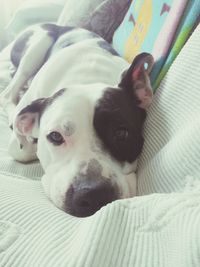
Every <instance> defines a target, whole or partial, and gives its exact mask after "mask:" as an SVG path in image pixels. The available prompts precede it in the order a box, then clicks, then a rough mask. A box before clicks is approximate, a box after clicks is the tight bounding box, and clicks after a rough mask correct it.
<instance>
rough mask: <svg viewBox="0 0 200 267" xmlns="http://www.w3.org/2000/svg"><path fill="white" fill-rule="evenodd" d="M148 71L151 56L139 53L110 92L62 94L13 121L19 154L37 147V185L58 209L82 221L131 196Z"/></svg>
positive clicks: (36, 103)
mask: <svg viewBox="0 0 200 267" xmlns="http://www.w3.org/2000/svg"><path fill="white" fill-rule="evenodd" d="M145 64H146V65H147V66H145ZM152 65H153V59H152V56H151V55H149V54H146V53H143V54H141V55H139V56H137V57H136V58H135V60H134V61H133V63H132V65H131V66H130V68H129V69H128V70H127V71H126V72H124V73H123V74H122V78H121V81H120V83H119V84H118V85H117V86H116V87H115V88H114V87H113V88H110V87H107V86H104V85H102V84H95V85H93V86H92V87H91V85H90V86H88V85H87V86H86V85H84V86H80V88H77V86H76V87H74V88H71V87H70V88H66V89H61V90H59V91H58V92H57V93H55V94H54V95H53V96H51V97H49V98H41V99H37V100H35V101H33V102H32V103H31V104H30V105H28V106H27V107H25V108H24V109H22V110H21V111H20V113H19V114H18V115H17V117H16V119H15V122H14V125H13V127H14V131H15V133H16V134H17V136H18V138H19V140H20V143H21V148H22V150H23V149H24V147H23V146H25V142H27V143H31V142H32V143H36V142H37V150H36V153H37V157H38V158H39V160H40V162H41V164H42V167H43V168H44V171H45V174H44V176H43V178H42V183H43V186H44V189H45V191H46V193H47V195H48V196H49V197H50V199H51V200H52V201H53V202H54V203H55V204H56V205H57V206H58V207H59V208H62V209H64V210H65V211H66V212H68V213H70V214H72V215H75V216H81V217H83V216H89V215H91V214H93V213H94V212H96V211H97V210H98V209H100V208H101V207H102V206H104V205H105V204H107V203H109V202H112V201H113V200H116V199H119V198H127V197H131V196H133V194H134V193H133V192H135V180H134V179H135V178H134V173H132V174H131V175H130V172H132V171H133V168H134V163H135V161H136V159H137V157H138V155H139V153H140V152H141V149H142V145H143V137H142V126H143V122H144V119H145V114H146V112H145V110H146V109H147V108H148V106H149V104H150V102H151V99H152V91H151V86H150V81H149V76H148V75H149V72H150V70H151V68H152ZM127 166H128V168H127Z"/></svg>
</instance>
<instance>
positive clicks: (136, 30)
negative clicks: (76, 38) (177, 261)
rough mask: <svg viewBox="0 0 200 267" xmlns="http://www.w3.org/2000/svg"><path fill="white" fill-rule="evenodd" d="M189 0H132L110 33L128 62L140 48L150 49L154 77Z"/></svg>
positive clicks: (118, 50) (148, 50) (163, 60)
mask: <svg viewBox="0 0 200 267" xmlns="http://www.w3.org/2000/svg"><path fill="white" fill-rule="evenodd" d="M187 3H188V0H160V1H157V0H133V2H132V4H131V6H130V8H129V10H128V12H127V14H126V16H125V18H124V20H123V22H122V23H121V25H120V26H119V28H118V29H117V31H116V32H115V34H114V36H113V46H114V48H115V49H116V50H117V52H118V53H119V54H120V55H121V56H123V57H124V58H125V59H127V61H129V62H130V63H131V62H132V60H133V58H134V57H135V56H136V55H137V54H139V53H141V52H149V53H152V54H153V56H154V59H155V63H156V64H155V67H154V69H153V73H152V75H151V78H152V80H153V81H155V79H156V78H157V76H158V74H159V72H160V70H161V68H162V66H163V64H164V62H165V60H166V57H167V54H168V51H169V48H170V46H171V44H172V41H173V38H174V36H175V33H176V30H177V27H178V25H179V22H180V20H181V17H182V15H183V13H184V10H185V8H186V5H187Z"/></svg>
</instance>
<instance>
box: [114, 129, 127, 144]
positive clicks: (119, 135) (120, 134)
mask: <svg viewBox="0 0 200 267" xmlns="http://www.w3.org/2000/svg"><path fill="white" fill-rule="evenodd" d="M128 136H129V132H128V130H127V129H126V128H124V127H120V128H118V129H116V130H115V132H114V139H115V141H125V140H126V139H127V138H128Z"/></svg>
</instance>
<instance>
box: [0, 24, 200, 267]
mask: <svg viewBox="0 0 200 267" xmlns="http://www.w3.org/2000/svg"><path fill="white" fill-rule="evenodd" d="M199 43H200V26H198V27H197V29H196V30H195V32H194V33H193V34H192V36H191V38H190V39H189V41H188V42H187V43H186V45H185V46H184V48H183V49H182V50H181V52H180V54H179V55H178V56H177V58H176V60H175V61H174V63H173V64H172V66H171V68H170V69H169V71H168V73H167V75H166V76H165V79H164V80H163V81H162V83H161V86H160V88H159V89H158V91H157V93H156V95H155V99H154V102H153V104H152V106H151V108H150V110H149V114H148V117H147V122H146V125H145V131H144V135H145V145H144V149H143V153H142V155H141V158H140V161H139V168H138V197H135V198H132V199H126V200H119V201H115V202H113V203H111V204H109V205H107V206H106V207H103V208H102V209H101V210H100V211H98V212H97V213H96V214H94V215H93V216H91V217H87V218H75V217H72V216H70V215H67V214H65V213H64V212H63V211H61V210H59V209H57V208H56V207H55V206H54V205H53V204H52V203H51V202H50V201H49V200H48V199H47V197H46V196H45V194H44V192H43V189H42V186H41V182H40V180H39V179H38V178H37V179H36V176H37V175H35V174H36V173H38V172H37V170H40V169H39V166H38V165H37V164H36V166H34V169H29V168H27V165H26V166H24V165H23V166H24V168H25V169H26V173H25V175H19V173H18V174H17V173H15V174H14V173H13V174H12V171H13V170H16V169H13V168H14V166H15V162H13V161H12V159H11V158H9V156H8V155H6V156H5V157H7V159H8V158H9V161H10V164H11V165H7V166H6V168H7V172H5V169H2V168H0V266H1V267H74V266H76V267H79V266H80V267H132V266H134V267H147V266H148V267H157V266H159V267H161V266H163V267H169V266H170V267H199V266H200V258H199V251H200V227H199V225H200V182H199V179H200V175H199V174H200V164H199V160H200V143H199V139H200V138H199V137H200V115H199V114H200V105H199V103H200V90H199V86H200V75H199V73H200V59H199V56H198V55H200V45H199ZM2 116H3V117H2V118H3V119H2V120H1V132H0V137H1V138H0V151H1V158H0V160H1V166H4V165H3V164H4V163H5V162H7V161H6V160H7V159H6V158H3V151H4V152H5V150H6V144H7V142H8V138H9V130H8V126H7V124H6V118H5V116H4V115H3V114H2ZM3 123H4V124H3ZM3 125H4V126H3ZM6 164H7V163H6ZM10 166H11V167H10ZM31 166H32V165H31ZM28 177H32V178H28Z"/></svg>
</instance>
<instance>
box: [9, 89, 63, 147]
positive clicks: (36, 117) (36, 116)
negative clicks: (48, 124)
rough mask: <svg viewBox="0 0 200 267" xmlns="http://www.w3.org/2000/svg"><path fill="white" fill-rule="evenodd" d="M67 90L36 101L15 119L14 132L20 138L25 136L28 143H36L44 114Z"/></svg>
mask: <svg viewBox="0 0 200 267" xmlns="http://www.w3.org/2000/svg"><path fill="white" fill-rule="evenodd" d="M65 90H66V89H65V88H63V89H61V90H59V91H58V92H56V93H55V94H54V95H52V96H51V97H47V98H39V99H37V100H34V101H33V102H31V103H30V104H29V105H27V106H26V107H25V108H23V109H22V110H21V111H20V112H19V113H18V114H17V116H16V118H15V121H14V124H13V130H14V131H15V132H16V133H17V134H18V135H19V136H25V137H26V139H27V141H29V142H34V141H35V140H36V139H37V137H38V129H39V124H40V118H41V116H42V114H43V112H44V111H45V109H46V108H47V106H49V105H51V104H52V102H53V101H54V100H55V99H56V98H57V97H58V96H60V95H62V94H63V92H64V91H65Z"/></svg>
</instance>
